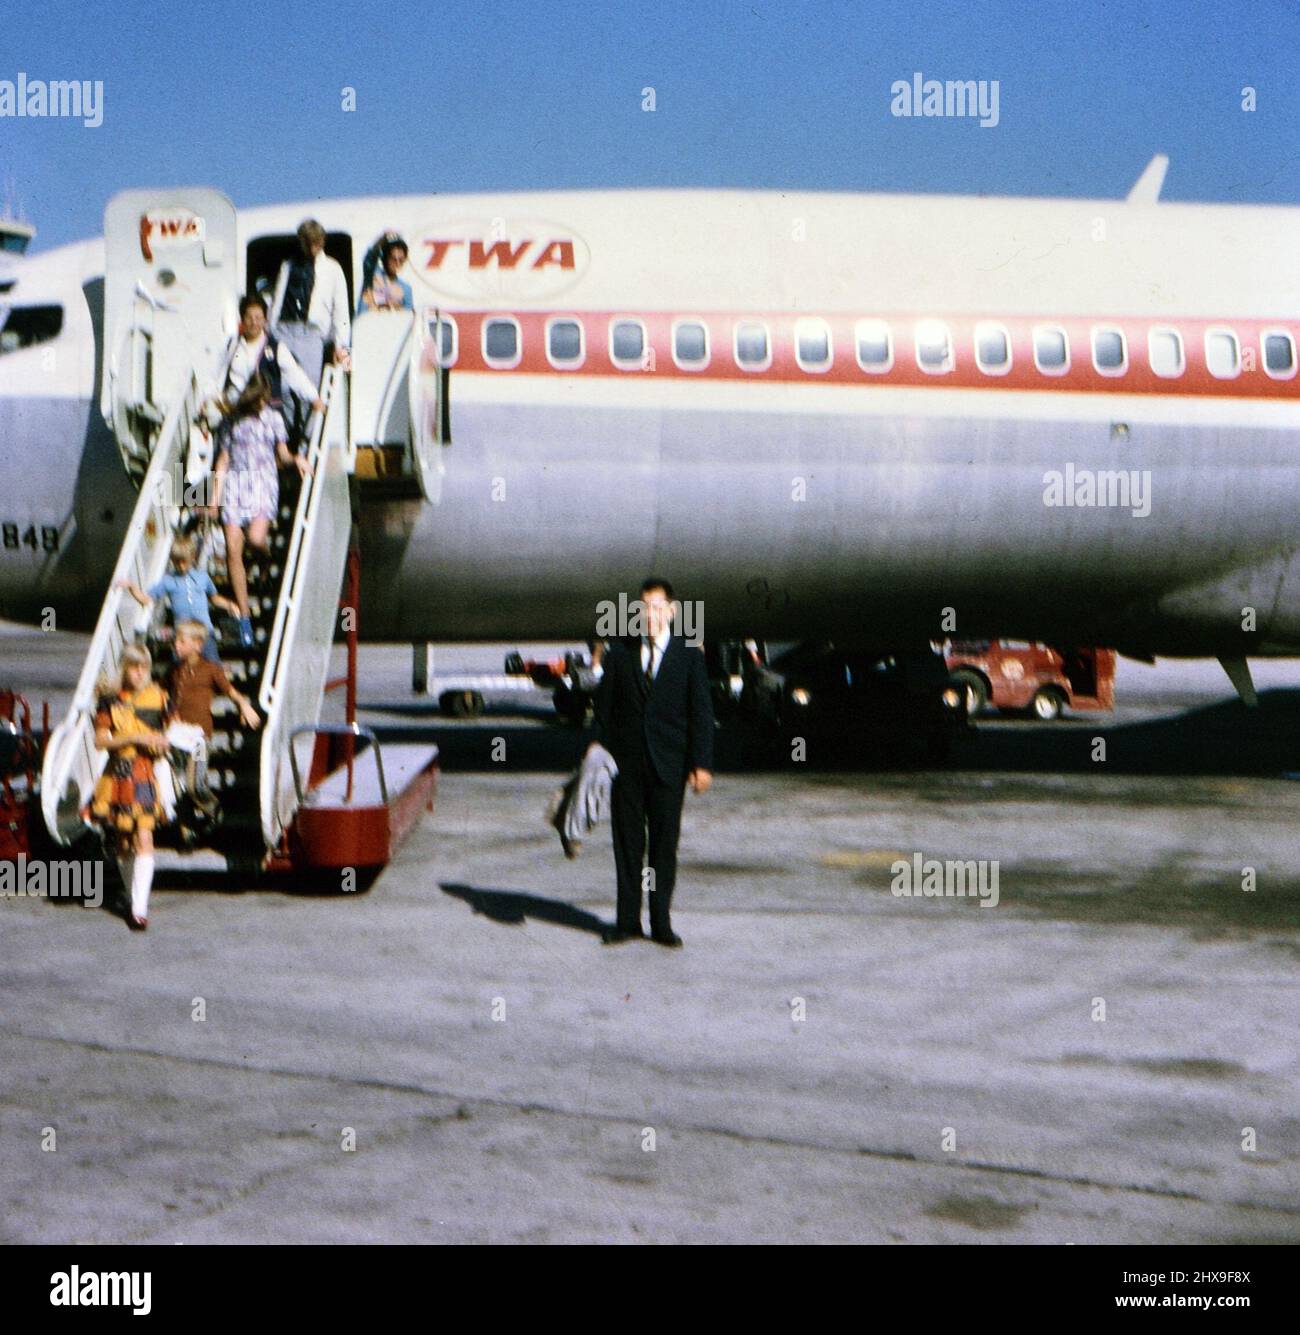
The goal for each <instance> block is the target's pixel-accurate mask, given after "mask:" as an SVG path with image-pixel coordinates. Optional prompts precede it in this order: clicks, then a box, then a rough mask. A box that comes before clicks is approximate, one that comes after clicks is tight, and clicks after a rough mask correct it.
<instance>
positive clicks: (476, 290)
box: [412, 218, 590, 301]
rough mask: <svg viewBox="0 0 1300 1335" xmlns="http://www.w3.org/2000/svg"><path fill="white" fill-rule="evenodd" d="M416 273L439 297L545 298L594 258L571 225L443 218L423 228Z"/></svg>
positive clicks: (562, 287) (567, 284) (567, 283)
mask: <svg viewBox="0 0 1300 1335" xmlns="http://www.w3.org/2000/svg"><path fill="white" fill-rule="evenodd" d="M419 251H420V257H419V259H415V257H414V256H412V259H413V260H415V263H414V265H413V269H414V272H415V274H416V275H417V277H419V278H420V280H421V281H422V282H424V283H425V284H426V285H427V286H429V287H431V288H432V289H433V290H434V291H435V292H437V293H438V294H439V295H440V296H443V297H450V298H454V299H457V300H465V301H481V300H483V299H484V298H489V299H492V300H501V299H504V298H525V299H532V298H535V299H539V300H540V299H544V298H549V297H553V296H555V295H556V294H557V293H559V292H562V291H564V290H565V289H567V288H569V287H572V286H573V285H574V283H576V282H577V281H578V280H579V279H580V278H581V276H582V274H583V273H584V272H585V271H586V268H587V265H588V263H589V261H590V251H589V249H588V247H587V243H586V242H585V241H583V240H582V238H581V237H579V236H578V235H576V234H575V233H574V232H573V230H572V229H571V228H568V227H562V226H559V225H557V224H555V223H549V222H542V221H539V220H535V219H506V218H493V219H492V220H491V221H490V222H487V223H484V222H483V221H481V220H475V221H473V222H462V223H440V224H436V225H435V226H433V227H430V228H427V229H425V231H424V235H423V238H422V239H421V240H420V242H419Z"/></svg>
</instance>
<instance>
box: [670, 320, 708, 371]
mask: <svg viewBox="0 0 1300 1335" xmlns="http://www.w3.org/2000/svg"><path fill="white" fill-rule="evenodd" d="M673 360H674V361H675V362H676V363H677V365H678V366H680V367H682V368H684V369H686V370H691V371H699V370H702V369H703V368H704V366H706V365H707V363H708V360H709V331H708V330H707V329H705V327H704V326H703V325H702V324H701V323H700V322H699V321H698V320H680V321H678V323H677V324H676V325H675V326H674V327H673Z"/></svg>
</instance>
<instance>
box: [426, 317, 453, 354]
mask: <svg viewBox="0 0 1300 1335" xmlns="http://www.w3.org/2000/svg"><path fill="white" fill-rule="evenodd" d="M429 337H430V338H433V339H436V340H437V342H438V360H439V362H440V363H441V364H442V365H443V366H451V365H452V364H453V363H454V362H455V360H456V345H457V342H458V339H457V330H456V322H455V320H453V319H452V318H451V316H449V315H443V316H430V317H429Z"/></svg>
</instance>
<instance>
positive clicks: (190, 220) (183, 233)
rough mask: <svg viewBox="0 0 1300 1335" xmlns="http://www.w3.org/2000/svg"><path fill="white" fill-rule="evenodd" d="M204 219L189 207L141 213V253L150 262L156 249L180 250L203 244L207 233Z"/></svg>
mask: <svg viewBox="0 0 1300 1335" xmlns="http://www.w3.org/2000/svg"><path fill="white" fill-rule="evenodd" d="M206 230H207V229H206V228H205V227H204V223H203V219H202V218H200V217H199V215H198V214H197V213H192V212H191V211H190V210H189V209H168V210H167V211H165V212H160V213H142V214H141V215H140V254H141V255H143V256H144V258H145V259H146V260H148V261H149V263H150V264H152V263H153V256H154V251H156V250H178V249H180V248H181V247H183V246H193V245H198V244H201V243H202V241H203V238H204V236H205V234H206Z"/></svg>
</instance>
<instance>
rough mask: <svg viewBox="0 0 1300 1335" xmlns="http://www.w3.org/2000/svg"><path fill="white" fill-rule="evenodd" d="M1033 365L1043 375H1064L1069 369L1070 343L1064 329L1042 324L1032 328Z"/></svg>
mask: <svg viewBox="0 0 1300 1335" xmlns="http://www.w3.org/2000/svg"><path fill="white" fill-rule="evenodd" d="M1034 365H1035V366H1036V367H1038V369H1039V370H1040V371H1042V372H1043V374H1044V375H1064V374H1065V373H1066V372H1067V371H1068V370H1069V369H1070V344H1069V342H1068V341H1067V339H1066V337H1065V330H1064V329H1057V328H1055V327H1049V326H1042V327H1040V328H1038V329H1035V330H1034Z"/></svg>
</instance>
